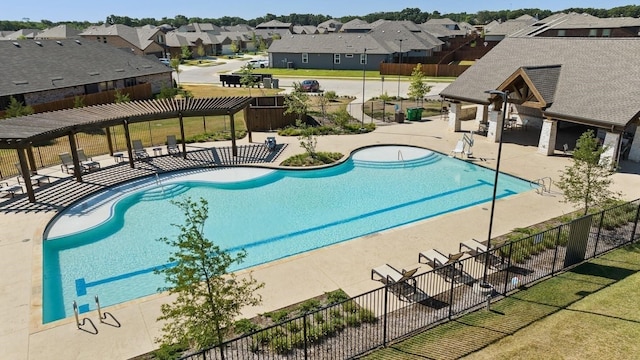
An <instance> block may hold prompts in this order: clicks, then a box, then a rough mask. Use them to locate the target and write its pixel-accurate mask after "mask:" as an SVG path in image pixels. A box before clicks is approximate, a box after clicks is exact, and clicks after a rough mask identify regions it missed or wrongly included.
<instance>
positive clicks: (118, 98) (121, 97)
mask: <svg viewBox="0 0 640 360" xmlns="http://www.w3.org/2000/svg"><path fill="white" fill-rule="evenodd" d="M129 101H131V98H130V97H129V94H126V93H124V94H123V93H122V92H121V91H120V89H116V92H115V93H114V94H113V102H114V103H116V104H119V103H124V102H129Z"/></svg>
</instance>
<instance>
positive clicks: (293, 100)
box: [284, 82, 309, 121]
mask: <svg viewBox="0 0 640 360" xmlns="http://www.w3.org/2000/svg"><path fill="white" fill-rule="evenodd" d="M284 105H285V106H286V107H287V109H286V110H285V111H284V114H285V115H286V114H296V115H298V120H299V121H302V116H304V115H305V114H306V113H307V110H308V108H309V95H307V94H306V93H305V92H304V91H302V90H301V88H300V83H299V82H294V83H293V91H292V92H291V93H290V94H288V95H285V97H284Z"/></svg>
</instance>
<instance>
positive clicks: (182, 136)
mask: <svg viewBox="0 0 640 360" xmlns="http://www.w3.org/2000/svg"><path fill="white" fill-rule="evenodd" d="M178 122H179V123H180V139H182V158H183V159H185V160H186V159H187V142H186V141H185V139H184V120H183V119H182V113H178Z"/></svg>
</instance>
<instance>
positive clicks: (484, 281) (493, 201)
mask: <svg viewBox="0 0 640 360" xmlns="http://www.w3.org/2000/svg"><path fill="white" fill-rule="evenodd" d="M485 92H486V93H488V94H491V95H500V96H501V97H502V124H501V126H500V129H499V130H498V131H500V139H499V140H498V159H497V161H496V174H495V179H494V180H493V197H492V198H491V214H490V215H489V235H487V253H486V254H485V257H484V275H483V276H482V284H480V286H482V287H483V288H485V289H487V288H490V287H491V285H490V284H489V282H488V281H487V273H488V270H489V248H490V247H491V229H492V227H493V213H494V210H495V207H496V192H497V190H498V175H499V174H500V155H501V154H502V135H503V133H504V121H505V117H506V113H507V100H508V98H509V91H507V90H505V91H500V90H488V91H485Z"/></svg>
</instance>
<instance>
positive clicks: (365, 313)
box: [358, 308, 378, 324]
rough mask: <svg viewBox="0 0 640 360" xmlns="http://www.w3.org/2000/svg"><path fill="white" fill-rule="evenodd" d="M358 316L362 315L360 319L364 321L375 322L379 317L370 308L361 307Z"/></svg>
mask: <svg viewBox="0 0 640 360" xmlns="http://www.w3.org/2000/svg"><path fill="white" fill-rule="evenodd" d="M358 316H359V317H360V321H362V322H363V323H370V324H373V323H375V322H376V321H378V318H377V317H376V316H375V314H374V313H373V311H371V310H369V309H365V308H360V309H359V310H358Z"/></svg>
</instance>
